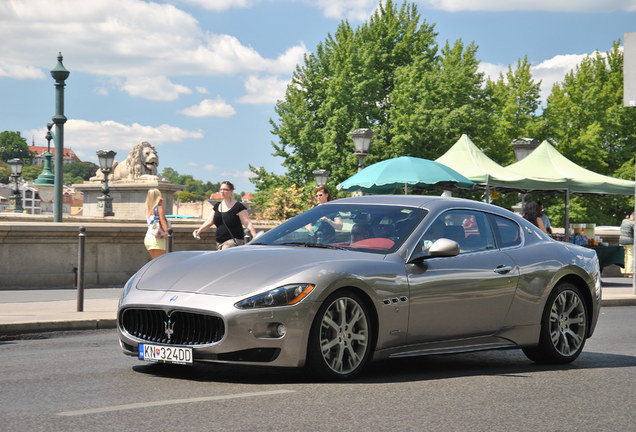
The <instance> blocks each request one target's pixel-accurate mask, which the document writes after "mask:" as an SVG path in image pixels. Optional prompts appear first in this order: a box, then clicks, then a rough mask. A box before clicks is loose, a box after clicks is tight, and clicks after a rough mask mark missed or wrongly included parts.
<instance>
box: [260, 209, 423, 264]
mask: <svg viewBox="0 0 636 432" xmlns="http://www.w3.org/2000/svg"><path fill="white" fill-rule="evenodd" d="M426 213H427V212H426V210H423V209H420V208H414V207H405V206H394V205H368V204H325V205H319V206H317V207H314V208H313V209H311V210H309V211H306V212H305V213H302V214H300V215H298V216H296V217H294V218H293V219H290V220H288V221H287V222H285V223H283V224H282V225H280V226H278V227H276V228H274V229H272V230H271V231H269V232H267V233H266V234H265V235H263V236H262V237H260V238H258V239H257V240H256V241H254V242H252V244H254V245H262V244H265V245H289V246H304V247H322V248H333V249H347V250H359V251H364V252H370V253H379V254H386V253H391V252H394V251H396V250H397V249H398V248H399V247H400V246H401V245H402V243H404V241H405V240H406V238H407V237H408V236H409V235H410V234H411V232H412V231H413V230H414V229H415V227H416V226H417V224H418V223H419V222H420V221H421V220H422V219H423V218H424V216H425V215H426Z"/></svg>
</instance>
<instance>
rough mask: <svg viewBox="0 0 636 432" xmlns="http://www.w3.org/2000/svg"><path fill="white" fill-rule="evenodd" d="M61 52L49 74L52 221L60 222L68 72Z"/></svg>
mask: <svg viewBox="0 0 636 432" xmlns="http://www.w3.org/2000/svg"><path fill="white" fill-rule="evenodd" d="M62 60H63V57H62V53H59V54H58V56H57V65H56V66H55V67H54V68H53V69H51V76H52V77H53V79H54V80H55V115H54V116H53V118H52V120H53V123H55V137H54V138H55V200H54V201H53V222H62V209H63V204H64V202H63V199H64V198H63V192H62V186H63V183H64V123H66V116H65V115H64V87H65V86H66V84H65V83H64V81H66V79H67V78H68V76H69V74H70V72H69V71H68V70H67V69H66V68H65V67H64V64H63V63H62Z"/></svg>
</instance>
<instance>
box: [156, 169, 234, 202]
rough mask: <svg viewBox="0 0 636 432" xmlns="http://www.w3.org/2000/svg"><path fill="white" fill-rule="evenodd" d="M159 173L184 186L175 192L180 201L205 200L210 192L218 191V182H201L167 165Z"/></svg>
mask: <svg viewBox="0 0 636 432" xmlns="http://www.w3.org/2000/svg"><path fill="white" fill-rule="evenodd" d="M161 175H162V176H163V177H166V178H167V179H168V180H170V181H171V182H172V183H175V184H180V185H184V186H185V188H184V189H183V191H181V192H179V193H178V194H177V198H178V199H179V201H181V202H193V201H203V200H206V199H208V197H209V196H210V195H211V194H212V193H215V192H218V191H219V188H220V183H211V182H206V183H203V181H201V180H197V179H195V178H194V177H193V176H191V175H190V174H185V175H181V174H179V173H178V172H177V171H176V170H174V169H172V168H169V167H166V168H164V169H163V172H162V173H161ZM239 198H240V196H239Z"/></svg>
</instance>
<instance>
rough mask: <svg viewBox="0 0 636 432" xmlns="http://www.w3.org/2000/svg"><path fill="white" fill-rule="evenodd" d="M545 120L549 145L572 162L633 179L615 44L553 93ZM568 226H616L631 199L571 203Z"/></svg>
mask: <svg viewBox="0 0 636 432" xmlns="http://www.w3.org/2000/svg"><path fill="white" fill-rule="evenodd" d="M544 117H545V120H546V124H547V126H548V137H549V139H550V141H551V142H552V144H554V145H555V147H556V148H557V149H558V150H559V151H560V152H561V153H562V154H563V155H564V156H565V157H567V158H568V159H570V160H572V161H573V162H575V163H577V164H579V165H581V166H582V167H585V168H587V169H590V170H592V171H595V172H598V173H600V174H605V175H609V176H612V177H620V178H627V179H630V180H633V179H634V168H633V167H634V154H635V153H636V130H635V129H634V125H635V124H636V110H633V109H625V108H623V53H622V52H621V50H620V49H619V42H615V43H614V44H613V46H612V49H611V50H610V51H609V52H607V53H605V54H602V53H596V54H595V55H593V56H589V57H586V58H585V59H583V60H582V61H581V63H580V64H579V65H578V66H577V67H576V68H575V69H574V70H573V71H571V72H570V73H568V74H567V75H566V76H565V78H564V80H563V82H562V83H557V84H555V85H554V87H553V88H552V92H551V94H550V96H549V97H548V102H547V106H546V109H545V111H544ZM572 201H573V203H575V204H576V203H579V204H577V206H578V208H579V209H580V210H577V211H578V212H579V213H577V211H575V212H572V211H571V213H573V215H574V216H573V218H572V220H573V221H576V220H577V219H578V221H581V222H584V221H594V222H596V223H600V224H607V225H616V224H618V223H620V220H621V218H622V217H623V216H624V214H625V211H626V209H627V208H630V207H631V208H633V198H632V197H627V196H616V197H598V196H592V195H586V196H585V197H581V198H576V199H573V200H572Z"/></svg>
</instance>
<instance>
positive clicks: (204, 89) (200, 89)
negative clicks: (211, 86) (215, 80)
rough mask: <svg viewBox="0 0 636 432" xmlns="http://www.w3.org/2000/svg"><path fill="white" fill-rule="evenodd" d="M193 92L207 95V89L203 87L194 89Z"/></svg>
mask: <svg viewBox="0 0 636 432" xmlns="http://www.w3.org/2000/svg"><path fill="white" fill-rule="evenodd" d="M195 90H196V91H197V93H199V94H208V89H206V88H205V87H196V88H195Z"/></svg>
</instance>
